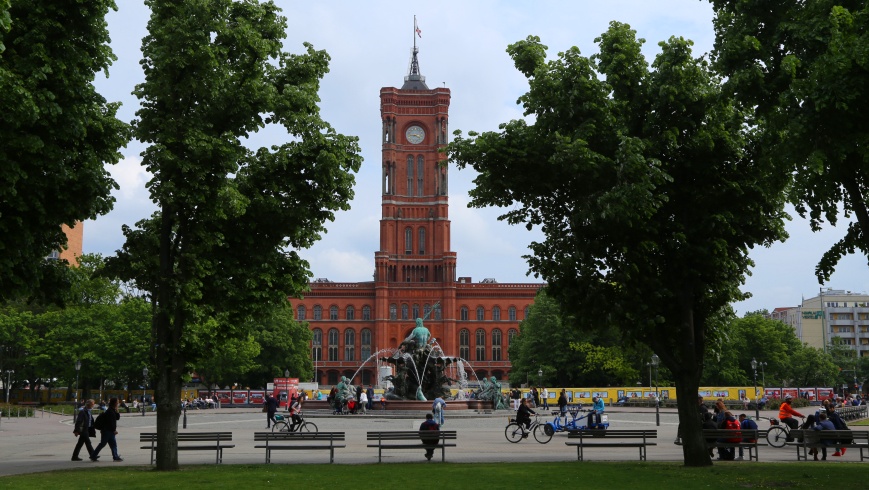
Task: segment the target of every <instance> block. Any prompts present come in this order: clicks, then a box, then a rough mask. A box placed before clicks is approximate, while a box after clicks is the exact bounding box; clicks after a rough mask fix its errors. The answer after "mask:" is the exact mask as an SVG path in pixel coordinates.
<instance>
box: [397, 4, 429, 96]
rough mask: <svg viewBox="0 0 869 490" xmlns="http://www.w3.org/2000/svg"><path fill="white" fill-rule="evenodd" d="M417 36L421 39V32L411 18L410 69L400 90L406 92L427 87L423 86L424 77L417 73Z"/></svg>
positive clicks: (414, 17)
mask: <svg viewBox="0 0 869 490" xmlns="http://www.w3.org/2000/svg"><path fill="white" fill-rule="evenodd" d="M417 36H419V37H420V38H422V30H420V28H419V26H418V25H417V23H416V16H415V15H414V16H413V53H412V54H411V59H410V69H408V72H407V76H406V77H404V85H403V86H402V87H401V88H402V89H407V90H428V86H427V85H426V84H425V77H424V76H422V74H420V72H419V59H418V58H417V54H418V53H419V48H418V47H417V46H416V38H417Z"/></svg>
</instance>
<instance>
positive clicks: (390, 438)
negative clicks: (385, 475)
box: [368, 430, 456, 463]
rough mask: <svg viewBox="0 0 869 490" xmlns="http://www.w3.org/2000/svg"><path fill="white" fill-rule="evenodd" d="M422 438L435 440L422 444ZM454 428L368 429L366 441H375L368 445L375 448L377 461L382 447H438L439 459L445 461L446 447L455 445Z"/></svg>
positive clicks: (380, 458) (380, 457) (381, 456)
mask: <svg viewBox="0 0 869 490" xmlns="http://www.w3.org/2000/svg"><path fill="white" fill-rule="evenodd" d="M422 439H431V440H435V439H436V440H437V443H435V444H424V443H423V442H422ZM455 440H456V431H454V430H402V431H370V432H368V441H369V442H372V441H376V444H375V443H372V444H369V445H368V447H376V448H377V462H378V463H380V462H382V461H383V450H384V449H440V450H441V461H446V448H447V447H456V444H455V443H448V442H447V441H455Z"/></svg>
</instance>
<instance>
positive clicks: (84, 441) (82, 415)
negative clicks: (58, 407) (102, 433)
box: [72, 399, 99, 461]
mask: <svg viewBox="0 0 869 490" xmlns="http://www.w3.org/2000/svg"><path fill="white" fill-rule="evenodd" d="M92 408H94V401H93V399H91V400H88V401H86V402H85V404H84V407H82V409H81V410H79V412H78V415H76V417H75V428H74V429H73V431H72V433H73V434H75V436H76V437H78V442H77V443H76V444H75V449H74V450H73V451H72V460H73V461H81V460H82V459H81V458H79V457H78V455H79V453H80V452H81V447H82V446H84V447H85V448H87V450H88V457H89V458H90V460H91V461H96V460H97V458H98V457H99V456H96V454H95V453H94V447H93V446H92V445H91V437H96V435H97V433H96V430H94V418H93V416H92V415H91V409H92Z"/></svg>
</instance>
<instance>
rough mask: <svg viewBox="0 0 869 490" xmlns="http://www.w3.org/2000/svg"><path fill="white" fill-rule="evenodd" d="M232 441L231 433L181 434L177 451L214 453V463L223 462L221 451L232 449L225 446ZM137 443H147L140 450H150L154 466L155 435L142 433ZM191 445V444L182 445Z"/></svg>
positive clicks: (232, 445)
mask: <svg viewBox="0 0 869 490" xmlns="http://www.w3.org/2000/svg"><path fill="white" fill-rule="evenodd" d="M229 441H232V432H183V433H179V434H178V450H179V451H214V452H215V453H216V455H215V462H216V463H217V464H220V463H221V462H222V461H223V450H224V449H228V448H234V447H235V444H225V443H226V442H229ZM139 442H141V443H148V444H149V445H147V446H142V449H150V450H151V464H154V454H155V452H156V450H157V433H155V432H143V433H141V434H139ZM182 443H191V444H182Z"/></svg>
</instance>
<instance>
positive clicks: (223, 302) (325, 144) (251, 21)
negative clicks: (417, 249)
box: [110, 0, 361, 470]
mask: <svg viewBox="0 0 869 490" xmlns="http://www.w3.org/2000/svg"><path fill="white" fill-rule="evenodd" d="M146 3H147V4H148V6H149V7H150V8H151V19H150V21H149V22H148V35H147V36H146V37H145V38H144V39H143V43H142V53H143V56H144V57H143V60H142V67H143V69H144V72H145V82H144V83H142V84H140V85H138V86H137V87H136V89H135V94H136V96H137V97H139V99H140V101H141V105H142V107H141V109H140V110H139V111H138V112H137V113H136V115H137V117H138V119H137V120H136V121H134V123H133V127H134V134H135V136H136V137H137V138H138V139H140V140H141V141H144V142H146V143H148V144H149V145H150V146H148V148H147V149H146V150H145V152H144V153H143V163H144V165H145V167H146V168H147V169H148V171H150V172H151V173H152V174H153V176H154V177H153V179H152V180H151V181H150V182H149V183H148V189H149V191H150V194H151V198H152V199H153V200H154V201H155V202H156V203H157V205H158V206H159V211H158V212H156V213H155V214H154V215H153V216H151V218H149V219H146V220H142V221H140V222H139V223H137V224H136V227H135V228H129V227H126V228H125V229H124V234H125V235H126V238H127V240H126V243H125V244H124V247H123V249H122V250H121V251H120V253H119V254H118V257H117V258H116V259H114V260H112V261H111V264H110V265H111V269H112V271H113V272H114V273H115V274H117V275H118V277H120V278H122V279H124V280H127V281H132V282H134V283H135V285H136V287H138V288H140V289H141V290H143V291H147V292H148V293H149V294H150V296H151V297H152V298H153V301H154V321H153V326H154V329H153V337H152V339H151V342H152V344H153V345H154V346H155V348H154V350H153V355H154V362H155V370H154V376H155V378H156V380H157V386H156V390H157V398H158V399H160V400H166V403H161V404H160V405H159V406H158V421H159V422H158V434H159V438H160V441H161V442H160V443H161V444H167V445H168V447H172V443H171V442H170V441H171V440H173V434H174V431H175V430H177V429H175V428H174V427H175V426H177V420H178V413H179V410H178V408H179V401H178V400H179V399H180V390H181V379H182V376H183V373H184V372H185V365H186V363H191V364H194V365H195V364H197V363H198V362H199V361H200V360H202V359H203V357H204V356H206V355H209V354H211V353H210V352H205V351H203V350H202V347H203V346H204V345H207V342H205V343H203V342H200V341H196V339H195V338H194V337H202V336H203V335H204V331H195V332H190V331H189V330H188V329H189V328H190V326H193V325H197V326H199V327H201V328H207V327H212V326H213V328H214V329H215V331H214V332H213V335H211V336H210V337H212V338H220V339H222V341H229V339H236V340H240V341H242V343H246V342H248V340H249V338H250V335H251V332H250V326H251V324H252V320H253V319H256V318H257V317H259V316H261V315H262V314H263V313H264V312H265V311H268V310H270V309H272V308H274V306H275V305H278V304H282V303H285V302H286V301H287V298H288V297H293V296H297V295H298V294H300V293H301V292H302V291H303V290H304V288H305V287H306V286H307V281H308V278H309V276H310V273H309V271H308V270H307V267H308V264H307V262H305V261H304V260H302V259H301V257H300V256H299V255H298V253H297V250H299V249H303V248H306V247H309V246H310V245H311V244H313V243H314V242H315V241H316V240H317V239H318V238H319V236H320V233H322V232H323V231H325V226H324V224H325V222H326V221H327V220H332V219H334V212H335V211H337V210H342V209H347V208H348V205H349V204H348V203H349V201H350V199H351V198H352V196H353V190H352V186H353V183H354V177H353V175H352V173H353V172H355V171H357V170H358V169H359V166H360V163H361V158H360V157H359V156H358V153H359V147H358V144H357V139H356V138H354V137H348V136H344V135H341V134H338V133H336V132H335V131H334V129H332V128H331V127H330V126H329V125H328V123H326V122H325V121H323V120H322V119H321V118H320V114H319V109H318V107H317V103H318V102H319V97H318V95H317V91H318V90H319V83H320V79H321V78H322V77H323V75H324V74H325V73H327V72H328V61H329V56H328V55H327V54H326V53H325V52H324V51H317V50H315V49H314V48H313V47H312V46H311V45H309V44H305V52H304V53H302V54H289V53H286V52H283V51H282V39H283V38H284V37H285V33H284V31H285V29H286V27H287V24H286V19H285V18H283V17H281V16H280V15H278V11H279V9H278V8H277V7H276V6H275V5H274V4H273V3H272V2H262V3H261V2H258V1H254V0H245V1H231V0H212V1H208V2H204V1H201V0H184V1H175V0H173V1H168V0H148V1H147V2H146ZM267 124H272V125H277V126H280V127H282V128H283V129H284V130H285V132H286V133H285V138H286V141H287V142H286V143H282V144H275V145H274V146H271V147H270V148H259V149H256V150H250V149H248V148H247V147H245V146H244V145H243V143H242V139H244V138H246V137H248V136H249V134H250V133H252V132H255V131H258V130H259V129H261V128H263V127H264V126H265V125H267ZM190 333H192V334H194V336H193V337H191V338H188V335H189V334H190ZM248 345H249V344H248ZM241 350H244V349H241ZM247 352H248V353H251V352H252V351H251V350H248V351H247ZM235 358H236V359H238V356H235ZM161 427H163V428H164V429H163V430H161V429H160V428H161ZM157 467H158V468H159V469H163V470H172V469H177V467H178V460H177V453H176V452H174V451H165V452H162V453H161V454H158V457H157Z"/></svg>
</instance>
